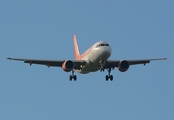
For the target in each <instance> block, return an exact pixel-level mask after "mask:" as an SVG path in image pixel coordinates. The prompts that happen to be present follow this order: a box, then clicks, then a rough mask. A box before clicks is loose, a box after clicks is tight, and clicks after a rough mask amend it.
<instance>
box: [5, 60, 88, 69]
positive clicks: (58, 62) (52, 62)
mask: <svg viewBox="0 0 174 120" xmlns="http://www.w3.org/2000/svg"><path fill="white" fill-rule="evenodd" d="M6 59H9V60H17V61H24V63H28V64H30V65H32V64H39V65H46V66H47V67H51V66H52V67H62V64H63V63H64V62H65V61H66V60H40V59H25V58H6ZM72 61H73V62H74V64H75V69H80V66H81V65H85V64H86V62H85V61H84V60H72Z"/></svg>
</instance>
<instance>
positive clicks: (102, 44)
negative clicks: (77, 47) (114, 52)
mask: <svg viewBox="0 0 174 120" xmlns="http://www.w3.org/2000/svg"><path fill="white" fill-rule="evenodd" d="M100 46H109V44H98V45H97V46H96V47H100Z"/></svg>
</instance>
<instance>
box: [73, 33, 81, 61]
mask: <svg viewBox="0 0 174 120" xmlns="http://www.w3.org/2000/svg"><path fill="white" fill-rule="evenodd" d="M73 40H74V56H75V59H76V60H79V59H80V52H79V47H78V43H77V39H76V35H74V36H73Z"/></svg>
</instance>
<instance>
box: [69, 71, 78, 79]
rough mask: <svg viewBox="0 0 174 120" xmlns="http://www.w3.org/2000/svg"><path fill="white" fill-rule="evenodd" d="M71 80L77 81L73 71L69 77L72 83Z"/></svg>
mask: <svg viewBox="0 0 174 120" xmlns="http://www.w3.org/2000/svg"><path fill="white" fill-rule="evenodd" d="M72 79H74V81H76V80H77V76H76V75H74V70H72V75H70V76H69V80H70V81H72Z"/></svg>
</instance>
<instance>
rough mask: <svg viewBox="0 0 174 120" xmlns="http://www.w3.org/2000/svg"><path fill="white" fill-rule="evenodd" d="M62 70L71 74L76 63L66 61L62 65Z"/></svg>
mask: <svg viewBox="0 0 174 120" xmlns="http://www.w3.org/2000/svg"><path fill="white" fill-rule="evenodd" d="M62 69H63V70H64V71H65V72H70V71H71V70H73V69H74V62H73V61H71V60H66V61H65V62H64V63H63V64H62Z"/></svg>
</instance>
